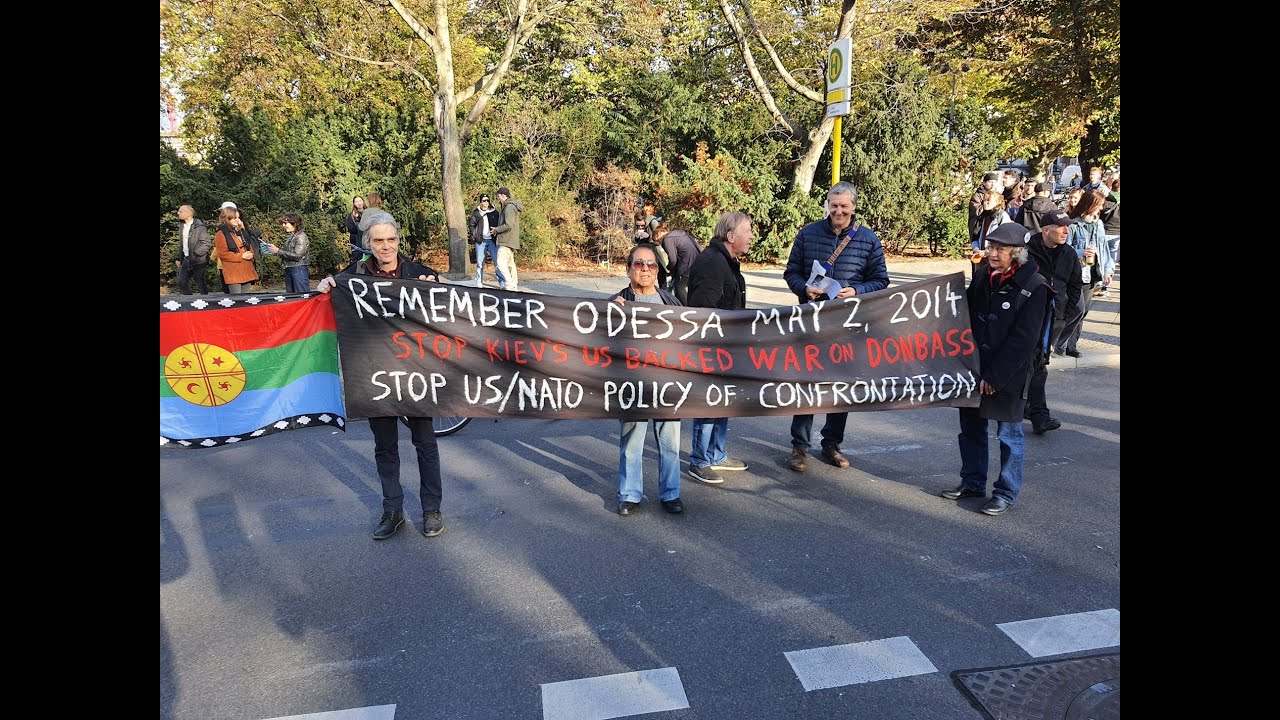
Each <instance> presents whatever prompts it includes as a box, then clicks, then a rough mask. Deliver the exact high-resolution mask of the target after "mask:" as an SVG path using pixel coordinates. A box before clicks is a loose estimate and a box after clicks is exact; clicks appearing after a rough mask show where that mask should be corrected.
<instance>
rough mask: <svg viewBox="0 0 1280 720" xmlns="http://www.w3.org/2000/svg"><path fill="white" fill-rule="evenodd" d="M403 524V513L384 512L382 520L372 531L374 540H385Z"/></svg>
mask: <svg viewBox="0 0 1280 720" xmlns="http://www.w3.org/2000/svg"><path fill="white" fill-rule="evenodd" d="M403 524H404V513H402V512H384V513H382V519H381V520H379V521H378V527H376V528H374V529H373V539H374V540H386V539H387V538H389V537H391V536H392V535H395V534H396V531H397V530H399V529H400V526H401V525H403Z"/></svg>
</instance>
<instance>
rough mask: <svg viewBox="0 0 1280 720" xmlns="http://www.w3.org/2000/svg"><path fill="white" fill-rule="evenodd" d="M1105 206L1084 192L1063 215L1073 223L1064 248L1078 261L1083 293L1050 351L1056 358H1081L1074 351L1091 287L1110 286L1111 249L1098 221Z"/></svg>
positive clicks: (1098, 195)
mask: <svg viewBox="0 0 1280 720" xmlns="http://www.w3.org/2000/svg"><path fill="white" fill-rule="evenodd" d="M1105 202H1106V200H1105V199H1104V198H1103V196H1102V193H1099V192H1094V191H1093V190H1086V191H1084V192H1083V193H1082V194H1081V196H1080V201H1079V202H1077V203H1076V204H1075V205H1073V206H1072V207H1071V209H1070V210H1068V211H1067V214H1068V215H1070V216H1071V217H1072V218H1073V219H1074V220H1075V222H1074V223H1073V224H1072V225H1071V232H1070V234H1068V235H1067V245H1070V246H1071V247H1072V248H1075V251H1076V255H1077V256H1078V257H1079V258H1080V265H1079V267H1078V268H1077V271H1078V272H1080V273H1081V282H1083V283H1084V290H1083V291H1082V292H1081V293H1080V302H1079V303H1078V304H1077V305H1076V306H1075V308H1074V309H1075V312H1074V313H1071V314H1070V317H1069V319H1068V320H1067V327H1066V328H1065V329H1064V330H1063V331H1062V337H1060V338H1058V345H1057V346H1055V348H1054V351H1055V352H1057V353H1058V354H1059V355H1070V356H1071V357H1076V358H1078V357H1080V356H1081V355H1082V353H1081V352H1080V349H1079V347H1078V344H1079V342H1080V331H1081V330H1082V329H1083V328H1084V320H1085V318H1086V317H1088V316H1089V309H1090V308H1091V307H1092V306H1093V287H1094V286H1095V285H1098V284H1099V283H1102V282H1107V283H1110V282H1111V273H1112V272H1113V271H1114V270H1115V259H1114V258H1113V257H1112V256H1111V246H1110V245H1109V244H1107V240H1106V234H1107V231H1106V227H1105V226H1104V225H1103V224H1102V220H1100V219H1099V214H1100V213H1101V212H1102V206H1103V204H1105Z"/></svg>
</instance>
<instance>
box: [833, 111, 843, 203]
mask: <svg viewBox="0 0 1280 720" xmlns="http://www.w3.org/2000/svg"><path fill="white" fill-rule="evenodd" d="M843 120H844V116H843V115H837V116H836V129H835V130H834V131H832V133H831V135H832V137H834V138H835V140H834V143H833V144H832V146H831V185H832V186H833V187H834V186H835V184H836V183H838V182H840V126H841V125H843V124H844V123H843V122H842V121H843Z"/></svg>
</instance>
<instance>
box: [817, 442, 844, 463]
mask: <svg viewBox="0 0 1280 720" xmlns="http://www.w3.org/2000/svg"><path fill="white" fill-rule="evenodd" d="M822 457H824V458H826V459H828V460H830V461H831V464H832V465H835V466H836V467H838V468H847V467H849V458H847V457H845V456H844V455H843V454H841V452H840V446H839V445H823V446H822Z"/></svg>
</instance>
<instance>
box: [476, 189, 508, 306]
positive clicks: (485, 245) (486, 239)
mask: <svg viewBox="0 0 1280 720" xmlns="http://www.w3.org/2000/svg"><path fill="white" fill-rule="evenodd" d="M497 224H498V210H497V209H496V208H495V207H493V205H492V204H491V203H490V202H489V196H488V195H481V196H480V204H479V205H477V206H476V209H475V210H472V211H471V217H470V218H468V219H467V227H468V228H469V229H470V231H471V242H473V243H475V244H476V287H478V288H482V287H484V263H485V258H486V256H487V257H489V258H491V259H492V260H493V272H494V274H495V275H497V276H498V287H499V288H502V289H503V290H506V289H507V278H506V276H504V275H503V274H502V268H500V267H498V244H497V243H496V242H494V240H493V226H495V225H497Z"/></svg>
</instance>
